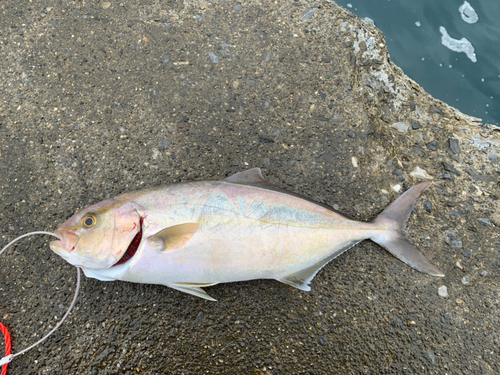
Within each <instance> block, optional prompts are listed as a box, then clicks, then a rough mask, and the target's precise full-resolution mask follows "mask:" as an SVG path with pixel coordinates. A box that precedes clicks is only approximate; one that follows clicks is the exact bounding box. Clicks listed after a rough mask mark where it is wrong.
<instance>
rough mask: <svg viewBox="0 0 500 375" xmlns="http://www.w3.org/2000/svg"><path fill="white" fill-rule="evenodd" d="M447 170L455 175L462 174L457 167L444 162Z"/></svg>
mask: <svg viewBox="0 0 500 375" xmlns="http://www.w3.org/2000/svg"><path fill="white" fill-rule="evenodd" d="M442 164H443V168H444V170H445V171H448V172H451V173H453V174H454V175H455V176H460V175H461V173H460V172H459V171H457V170H456V169H455V167H454V166H453V165H451V164H448V163H442Z"/></svg>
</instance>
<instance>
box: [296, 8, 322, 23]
mask: <svg viewBox="0 0 500 375" xmlns="http://www.w3.org/2000/svg"><path fill="white" fill-rule="evenodd" d="M317 11H318V8H312V9H307V10H306V11H304V13H302V18H301V19H300V20H301V21H308V20H310V19H311V18H313V16H314V14H315V13H316V12H317Z"/></svg>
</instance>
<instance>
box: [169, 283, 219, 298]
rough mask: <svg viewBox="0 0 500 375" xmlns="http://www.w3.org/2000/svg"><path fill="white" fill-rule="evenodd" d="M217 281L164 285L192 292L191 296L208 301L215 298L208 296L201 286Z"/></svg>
mask: <svg viewBox="0 0 500 375" xmlns="http://www.w3.org/2000/svg"><path fill="white" fill-rule="evenodd" d="M215 284H218V283H208V284H189V283H168V284H165V285H166V286H168V287H170V288H172V289H176V290H178V291H180V292H184V293H188V294H192V295H193V296H196V297H200V298H204V299H207V300H209V301H217V300H216V299H215V298H212V297H210V296H209V295H208V294H207V293H205V291H204V290H203V289H201V287H206V286H211V285H215Z"/></svg>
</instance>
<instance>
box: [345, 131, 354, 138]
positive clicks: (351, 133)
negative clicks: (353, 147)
mask: <svg viewBox="0 0 500 375" xmlns="http://www.w3.org/2000/svg"><path fill="white" fill-rule="evenodd" d="M347 135H348V136H349V137H351V138H356V133H354V132H353V131H352V130H349V132H348V133H347Z"/></svg>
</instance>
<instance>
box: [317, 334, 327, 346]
mask: <svg viewBox="0 0 500 375" xmlns="http://www.w3.org/2000/svg"><path fill="white" fill-rule="evenodd" d="M318 341H319V343H320V344H321V345H328V339H327V338H326V337H325V336H320V337H319V338H318Z"/></svg>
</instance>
